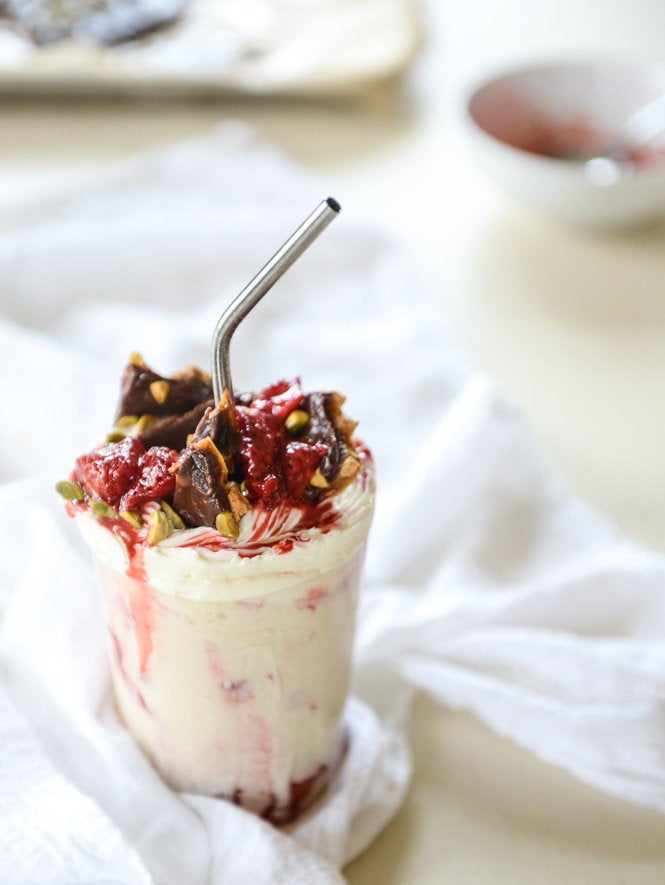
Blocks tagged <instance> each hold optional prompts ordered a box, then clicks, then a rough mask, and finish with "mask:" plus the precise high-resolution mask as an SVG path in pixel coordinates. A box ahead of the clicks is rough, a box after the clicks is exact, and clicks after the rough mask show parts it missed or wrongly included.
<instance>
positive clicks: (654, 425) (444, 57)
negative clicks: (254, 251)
mask: <svg viewBox="0 0 665 885" xmlns="http://www.w3.org/2000/svg"><path fill="white" fill-rule="evenodd" d="M137 3H138V0H137ZM48 5H49V4H48V3H46V2H43V0H42V2H41V3H40V2H38V0H34V2H30V3H29V2H23V3H22V2H20V0H13V2H8V0H6V2H5V3H4V4H3V6H4V11H5V17H4V18H3V19H2V32H1V33H2V38H1V39H0V90H1V101H2V117H1V118H0V172H1V173H2V178H1V180H0V182H1V184H2V193H3V199H4V200H5V201H11V200H12V198H13V196H12V195H14V196H15V197H16V199H24V198H25V195H26V193H29V192H31V191H34V192H41V189H42V188H43V187H58V186H60V185H61V183H62V182H63V181H64V180H66V178H67V176H68V175H69V174H70V173H72V172H77V173H78V172H80V171H81V170H84V169H95V168H96V167H98V166H99V165H100V164H102V163H105V162H107V161H115V160H122V159H123V158H126V157H129V156H131V155H132V154H134V153H135V152H137V151H141V150H143V149H146V148H152V147H155V146H159V145H163V144H167V143H170V142H172V141H175V140H178V139H182V138H185V137H190V136H193V135H196V134H201V133H205V132H206V131H209V130H210V129H211V128H212V127H215V126H217V125H218V124H220V123H222V122H224V121H227V120H241V121H244V122H245V123H247V124H249V125H250V126H251V127H253V128H254V129H255V130H256V131H257V133H258V135H259V136H260V137H261V138H263V139H265V140H267V141H269V142H271V143H272V144H274V145H276V146H278V147H279V148H281V149H283V151H284V152H285V153H286V154H287V155H288V156H289V157H291V158H292V159H294V160H295V161H296V162H299V163H301V164H303V165H305V166H307V167H309V168H311V169H312V170H314V171H315V172H316V173H317V174H319V175H320V176H321V177H322V179H323V180H324V181H325V182H327V184H328V188H329V190H330V192H331V193H334V194H335V195H337V197H338V198H339V199H340V200H341V201H342V202H343V203H344V206H345V211H346V212H349V213H353V214H354V215H357V216H358V217H360V218H364V219H366V220H368V221H370V222H373V223H375V224H376V225H377V226H379V227H381V228H384V229H388V230H389V231H391V232H393V233H394V234H395V235H396V236H397V237H398V238H399V240H400V241H401V242H403V243H405V244H406V245H407V247H408V248H409V249H411V250H412V251H413V252H414V254H415V255H416V257H417V259H418V260H419V261H420V263H421V266H422V267H423V268H424V270H425V272H426V273H428V274H430V275H431V278H432V280H433V284H434V286H435V288H436V291H437V294H438V296H439V299H440V300H439V302H438V304H439V306H440V308H441V310H442V311H444V312H446V313H447V314H449V315H450V316H451V317H452V318H453V320H454V323H455V325H456V327H457V329H458V331H459V334H460V336H461V337H462V339H463V341H464V342H465V344H466V345H467V346H468V347H469V348H470V349H471V351H472V354H473V356H474V357H475V359H476V360H477V362H478V363H479V364H480V365H481V366H484V367H486V368H487V369H489V370H490V371H491V372H493V373H494V374H495V375H496V376H497V378H498V379H499V380H500V381H501V382H502V383H503V384H504V386H505V387H506V388H507V389H508V390H509V392H511V393H512V394H514V395H515V397H516V398H517V399H518V401H519V402H520V403H521V405H522V406H523V408H524V410H525V412H526V414H527V416H528V418H529V419H530V421H531V423H532V425H533V428H534V432H535V433H536V435H537V436H538V438H539V440H540V442H541V443H542V445H543V446H544V448H545V450H546V451H547V453H548V454H549V455H550V456H551V457H553V458H554V460H555V461H556V462H557V463H558V465H559V466H560V467H561V469H562V470H563V472H564V474H565V475H566V477H567V478H568V479H569V480H570V482H571V483H572V485H573V487H574V488H575V490H576V491H578V492H580V493H581V494H582V495H584V496H585V497H587V498H589V499H590V500H591V501H593V502H594V503H596V504H597V505H599V506H600V507H601V508H602V509H603V510H605V511H606V512H607V513H608V514H609V515H610V516H611V518H612V519H614V520H616V521H617V522H619V524H620V525H622V526H623V527H624V528H625V529H627V530H628V531H630V532H631V533H634V534H636V535H638V536H639V537H642V538H644V539H645V540H648V541H649V542H650V543H652V544H654V545H656V546H657V547H659V548H661V549H665V529H664V528H663V525H664V524H665V505H664V504H663V503H662V494H661V489H662V488H664V487H665V463H664V460H663V459H662V458H661V457H660V452H661V451H663V448H664V446H665V430H664V429H663V428H664V427H665V421H664V420H663V418H664V417H665V412H664V408H665V407H664V406H663V404H662V403H663V397H662V396H661V391H662V390H663V381H664V380H665V356H664V355H663V354H664V353H665V351H664V350H663V348H662V346H661V343H662V340H661V339H662V335H663V323H664V321H665V307H664V306H663V302H662V296H661V290H662V284H661V280H662V279H663V278H664V275H663V271H664V270H665V255H664V253H663V244H664V241H663V229H662V228H661V227H660V226H658V225H656V226H651V227H649V229H648V230H631V231H628V232H625V231H621V232H618V233H617V232H614V233H610V234H604V233H603V234H598V233H597V232H588V231H582V232H580V231H579V230H575V229H573V228H570V227H566V226H564V225H560V224H555V223H553V222H550V221H548V220H547V219H545V218H542V217H539V216H538V215H536V214H534V213H532V212H529V211H527V210H525V209H524V208H523V207H522V206H521V205H519V204H517V203H516V202H514V201H513V200H512V199H511V198H510V197H509V196H507V195H506V194H504V193H503V192H501V191H500V190H499V189H497V188H496V187H495V186H494V184H493V183H492V182H491V181H490V180H489V179H488V178H487V177H486V176H484V175H483V170H482V168H479V166H478V165H477V164H476V163H474V162H473V158H471V157H470V156H469V153H468V150H467V147H466V143H465V141H464V139H463V138H462V137H460V135H461V126H460V114H459V110H460V104H461V100H462V96H463V95H464V94H465V92H466V91H468V89H470V88H471V85H472V84H474V83H476V82H478V81H479V80H480V79H481V78H482V77H483V76H484V75H485V74H487V73H488V72H493V71H495V70H498V69H501V68H503V67H505V66H514V65H516V64H518V63H524V62H533V61H542V60H549V59H555V60H561V59H567V58H573V59H579V58H583V59H589V58H622V59H625V58H628V59H633V58H639V59H650V60H664V58H665V6H664V5H663V4H662V3H661V2H659V0H635V2H631V3H630V4H628V3H626V2H623V0H559V2H556V3H555V2H553V0H552V2H550V0H465V2H447V0H420V2H416V0H390V2H388V0H309V2H302V0H252V2H233V0H212V2H210V0H209V2H204V0H198V2H197V0H190V2H188V3H183V4H182V6H181V7H180V6H179V4H175V6H176V7H177V8H176V9H175V14H176V15H177V16H179V17H178V18H177V19H176V22H175V24H172V25H166V26H165V27H164V28H162V29H158V30H155V31H154V32H152V33H149V34H147V35H146V36H145V37H143V38H140V39H139V40H137V41H129V42H125V43H122V42H121V43H119V44H117V45H115V46H112V47H107V46H104V45H102V44H99V43H95V42H92V41H91V40H90V39H89V37H87V38H86V39H85V40H83V41H78V42H77V41H59V42H58V41H56V42H51V43H48V44H46V45H43V46H37V45H36V43H35V42H34V39H32V38H31V37H30V36H29V34H30V33H31V32H30V31H29V28H28V26H29V25H30V22H34V16H36V15H37V16H38V15H39V14H40V13H43V9H40V7H48ZM65 5H66V4H65ZM138 5H139V6H140V5H141V4H140V3H138ZM147 5H148V7H150V5H151V4H147ZM157 5H158V6H159V5H160V4H159V3H158V4H157ZM161 5H162V6H166V7H169V8H170V4H169V3H165V4H161ZM71 6H72V7H73V8H74V9H75V11H78V12H80V11H81V7H85V6H86V4H85V3H84V2H83V0H79V3H78V5H77V3H76V2H74V0H71ZM130 6H131V4H130ZM22 9H23V16H24V19H25V21H27V23H28V24H27V25H26V24H25V21H24V23H23V24H21V10H22ZM171 11H172V12H173V10H171ZM30 16H32V18H30ZM545 392H546V395H545ZM619 401H620V402H621V409H620V414H619V410H618V407H617V403H618V402H619ZM645 465H648V469H646V467H645ZM646 474H648V476H647V475H646Z"/></svg>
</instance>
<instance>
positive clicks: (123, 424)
mask: <svg viewBox="0 0 665 885" xmlns="http://www.w3.org/2000/svg"><path fill="white" fill-rule="evenodd" d="M138 420H139V416H138V415H122V416H121V417H120V418H118V420H117V421H116V422H115V426H116V429H117V430H128V429H129V428H130V427H133V426H134V425H135V424H136V423H137V422H138Z"/></svg>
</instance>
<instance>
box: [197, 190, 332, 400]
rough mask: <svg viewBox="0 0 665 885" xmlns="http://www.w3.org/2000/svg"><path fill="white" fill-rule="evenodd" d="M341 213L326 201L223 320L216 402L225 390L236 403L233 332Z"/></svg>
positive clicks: (215, 343)
mask: <svg viewBox="0 0 665 885" xmlns="http://www.w3.org/2000/svg"><path fill="white" fill-rule="evenodd" d="M340 210H341V206H340V205H339V203H338V202H337V200H333V198H332V197H328V198H327V199H326V200H323V202H322V203H320V204H319V205H318V206H317V207H316V209H315V210H314V211H313V212H312V214H311V215H310V216H308V217H307V218H306V219H305V221H303V223H302V224H301V225H300V227H299V228H298V229H297V230H296V231H295V233H294V234H292V236H291V237H289V239H288V240H287V241H286V242H285V243H284V245H283V246H282V247H281V249H279V250H278V251H277V252H276V253H275V254H274V255H273V257H272V258H271V259H270V261H269V262H268V263H267V264H266V265H265V266H264V267H263V268H261V270H260V271H259V272H258V273H257V275H256V276H255V277H254V279H252V280H251V281H250V282H249V283H248V284H247V285H246V286H245V288H244V289H243V290H242V292H240V294H239V295H237V296H236V298H235V299H234V300H233V301H232V302H231V304H230V305H229V306H228V307H227V308H226V310H225V311H224V313H223V314H222V315H221V317H220V318H219V321H218V322H217V325H216V326H215V331H214V333H213V336H212V348H211V362H212V389H213V394H214V396H215V402H216V403H219V401H220V400H221V398H222V394H223V393H224V391H225V390H227V391H228V392H229V398H230V401H231V403H233V402H234V399H233V382H232V381H231V365H230V361H229V348H230V345H231V337H232V335H233V333H234V332H235V330H236V329H237V328H238V326H239V325H240V323H241V322H242V321H243V320H244V319H245V317H246V316H247V314H248V313H249V312H250V310H252V308H254V307H256V305H257V304H258V303H259V301H260V300H261V299H262V298H263V296H264V295H265V294H266V292H269V291H270V289H271V288H272V287H273V286H274V285H275V283H276V282H277V280H278V279H279V278H280V277H281V276H282V274H283V273H284V272H285V271H286V270H288V269H289V268H290V267H291V265H292V264H293V263H294V262H295V261H296V259H297V258H299V257H300V256H301V255H302V253H303V252H304V251H305V249H307V248H308V246H311V244H312V243H313V242H314V240H315V239H316V238H317V237H318V235H319V234H320V233H322V231H324V230H325V228H326V227H328V225H329V224H330V222H331V221H332V220H333V219H334V218H336V217H337V215H338V214H339V212H340Z"/></svg>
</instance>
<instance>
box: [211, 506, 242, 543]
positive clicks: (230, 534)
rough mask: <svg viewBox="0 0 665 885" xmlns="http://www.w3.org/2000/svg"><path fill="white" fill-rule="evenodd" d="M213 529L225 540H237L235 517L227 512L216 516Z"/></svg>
mask: <svg viewBox="0 0 665 885" xmlns="http://www.w3.org/2000/svg"><path fill="white" fill-rule="evenodd" d="M215 528H216V529H217V531H218V532H219V533H220V535H224V537H225V538H237V537H238V535H239V533H240V530H239V528H238V523H237V522H236V520H235V517H234V516H233V514H232V513H229V511H228V510H222V512H221V513H218V514H217V517H216V518H215Z"/></svg>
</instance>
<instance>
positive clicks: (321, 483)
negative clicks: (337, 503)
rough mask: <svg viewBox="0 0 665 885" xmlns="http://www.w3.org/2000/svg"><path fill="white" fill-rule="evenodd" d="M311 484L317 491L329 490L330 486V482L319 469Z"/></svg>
mask: <svg viewBox="0 0 665 885" xmlns="http://www.w3.org/2000/svg"><path fill="white" fill-rule="evenodd" d="M309 484H310V485H311V486H314V488H315V489H327V488H328V485H329V483H328V480H327V479H326V478H325V476H324V475H323V474H322V473H321V471H320V470H319V469H318V468H317V470H316V471H315V472H314V475H313V476H312V478H311V479H310V481H309Z"/></svg>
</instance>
